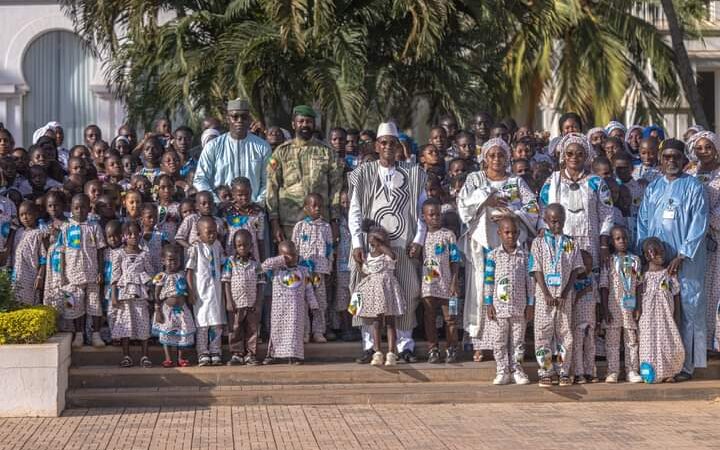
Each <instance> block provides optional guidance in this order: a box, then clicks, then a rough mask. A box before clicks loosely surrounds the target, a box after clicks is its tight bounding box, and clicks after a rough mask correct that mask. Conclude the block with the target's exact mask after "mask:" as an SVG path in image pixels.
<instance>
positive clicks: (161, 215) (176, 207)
mask: <svg viewBox="0 0 720 450" xmlns="http://www.w3.org/2000/svg"><path fill="white" fill-rule="evenodd" d="M155 187H156V189H157V206H158V221H157V222H158V224H157V227H158V231H160V232H161V233H165V236H166V239H167V240H168V241H169V242H175V233H176V232H177V229H178V225H179V224H180V220H181V219H180V203H178V202H176V201H174V195H175V183H173V179H172V177H170V176H169V175H165V174H163V175H160V176H159V177H158V178H157V180H155Z"/></svg>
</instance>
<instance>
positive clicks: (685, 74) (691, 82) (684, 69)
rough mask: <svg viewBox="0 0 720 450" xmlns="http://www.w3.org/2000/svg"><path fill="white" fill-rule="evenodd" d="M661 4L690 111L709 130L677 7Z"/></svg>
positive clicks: (668, 1)
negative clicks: (676, 10)
mask: <svg viewBox="0 0 720 450" xmlns="http://www.w3.org/2000/svg"><path fill="white" fill-rule="evenodd" d="M661 3H662V7H663V10H664V11H665V17H666V18H667V23H668V28H669V29H670V38H671V39H672V47H673V51H674V52H675V68H676V69H677V71H678V74H679V75H680V82H681V83H682V86H683V91H685V97H686V98H687V101H688V103H689V104H690V110H691V111H692V115H693V117H694V118H695V123H697V124H698V125H702V126H703V127H705V128H706V129H708V130H709V129H710V124H708V121H707V117H705V110H703V106H702V102H701V101H700V92H699V91H698V87H697V83H695V76H694V74H693V71H692V66H691V65H690V58H689V57H688V53H687V49H686V48H685V42H684V40H683V36H684V34H685V33H684V32H683V28H682V24H681V23H680V21H679V20H678V17H677V13H676V12H675V5H673V0H662V1H661ZM713 125H714V124H713Z"/></svg>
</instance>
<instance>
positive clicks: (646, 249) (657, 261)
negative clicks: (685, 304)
mask: <svg viewBox="0 0 720 450" xmlns="http://www.w3.org/2000/svg"><path fill="white" fill-rule="evenodd" d="M643 253H644V254H645V259H646V260H647V261H648V270H647V271H646V272H645V281H644V288H645V291H644V292H643V305H642V306H643V310H642V315H641V316H640V322H639V324H638V328H639V334H640V350H639V355H640V356H639V360H640V375H641V376H642V378H643V381H645V382H646V383H657V382H669V383H672V382H674V381H675V378H674V376H675V375H677V374H678V373H680V371H681V370H682V366H683V361H684V359H685V348H684V347H683V343H682V337H681V336H680V331H679V330H678V324H679V323H680V317H681V310H680V283H679V281H678V279H677V278H676V277H674V276H671V275H670V274H668V271H667V269H666V268H665V264H664V263H665V249H664V248H663V244H662V242H661V241H660V240H659V239H657V238H654V237H652V238H649V239H646V240H645V242H643Z"/></svg>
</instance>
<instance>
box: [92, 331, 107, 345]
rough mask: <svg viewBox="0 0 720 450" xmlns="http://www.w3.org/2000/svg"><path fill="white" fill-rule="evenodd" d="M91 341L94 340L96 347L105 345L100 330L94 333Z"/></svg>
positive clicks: (93, 343)
mask: <svg viewBox="0 0 720 450" xmlns="http://www.w3.org/2000/svg"><path fill="white" fill-rule="evenodd" d="M90 341H91V342H92V346H93V347H95V348H103V347H105V341H103V340H102V338H101V337H100V332H98V331H94V332H93V334H92V337H91V338H90Z"/></svg>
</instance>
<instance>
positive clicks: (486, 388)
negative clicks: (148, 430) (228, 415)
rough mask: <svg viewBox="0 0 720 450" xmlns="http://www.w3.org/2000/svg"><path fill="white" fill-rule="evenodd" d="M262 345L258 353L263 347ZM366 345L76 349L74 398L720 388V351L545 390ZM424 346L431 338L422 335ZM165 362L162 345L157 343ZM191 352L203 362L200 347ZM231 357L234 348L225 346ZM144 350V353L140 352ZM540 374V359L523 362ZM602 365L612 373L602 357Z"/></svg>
mask: <svg viewBox="0 0 720 450" xmlns="http://www.w3.org/2000/svg"><path fill="white" fill-rule="evenodd" d="M263 347H264V346H261V349H260V350H259V353H260V355H264V354H265V348H263ZM358 349H359V344H358V343H356V342H353V343H344V342H337V343H328V344H308V345H306V350H305V357H306V363H305V364H304V365H302V366H290V365H287V364H283V363H280V364H275V365H270V366H255V367H251V366H235V367H227V366H222V367H197V366H193V367H187V368H170V369H166V368H162V367H154V368H152V369H143V368H139V367H133V368H129V369H126V368H120V367H118V366H117V364H118V362H119V360H120V356H121V353H120V349H119V348H117V347H107V348H104V349H94V348H91V347H85V348H82V349H79V350H75V351H74V352H73V356H72V364H73V365H72V367H71V368H70V379H69V390H68V394H67V401H68V406H69V407H76V408H88V407H128V406H168V407H169V406H209V405H251V404H281V405H292V404H380V403H485V402H488V403H489V402H524V403H527V402H564V401H579V400H582V401H628V400H643V401H647V400H691V399H694V400H711V399H715V398H717V397H720V382H719V381H717V380H718V379H719V378H720V360H712V361H711V364H710V365H709V367H708V368H707V369H702V370H698V371H697V372H696V380H694V381H692V382H688V383H680V384H661V385H643V384H639V385H636V384H629V383H620V384H617V385H606V384H604V383H599V384H590V385H575V386H572V387H563V388H560V387H553V388H549V389H542V388H539V387H538V386H536V385H529V386H515V385H510V386H493V385H492V379H493V377H494V375H495V363H494V362H493V361H484V362H481V363H475V362H472V361H471V357H470V356H471V355H470V354H462V355H461V360H462V361H464V362H461V363H458V364H452V365H446V364H428V363H425V362H421V363H417V364H405V365H397V366H394V367H373V366H370V365H360V364H356V363H354V362H352V361H353V359H354V357H356V356H357V355H358ZM417 351H418V355H424V354H425V351H426V346H425V345H424V343H418V348H417ZM150 356H151V359H152V360H153V362H154V363H155V364H159V363H160V362H161V361H162V359H163V356H162V348H160V347H159V346H153V347H151V355H150ZM189 356H191V358H190V359H191V360H192V361H195V358H194V356H195V355H189ZM226 356H227V355H226ZM136 359H137V357H136ZM525 367H526V370H527V372H528V374H529V375H530V376H531V379H533V380H535V378H536V377H535V373H536V370H537V365H536V364H535V363H534V362H530V363H526V364H525ZM598 372H599V374H600V375H601V376H603V375H604V374H605V363H604V361H598Z"/></svg>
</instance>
